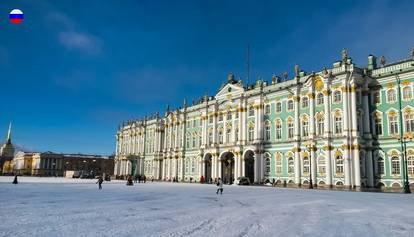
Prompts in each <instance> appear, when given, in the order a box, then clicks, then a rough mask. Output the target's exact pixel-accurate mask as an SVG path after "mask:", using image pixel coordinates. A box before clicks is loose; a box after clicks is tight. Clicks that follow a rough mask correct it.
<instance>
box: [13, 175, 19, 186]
mask: <svg viewBox="0 0 414 237" xmlns="http://www.w3.org/2000/svg"><path fill="white" fill-rule="evenodd" d="M18 183H19V182H17V174H16V175H15V176H14V180H13V184H18Z"/></svg>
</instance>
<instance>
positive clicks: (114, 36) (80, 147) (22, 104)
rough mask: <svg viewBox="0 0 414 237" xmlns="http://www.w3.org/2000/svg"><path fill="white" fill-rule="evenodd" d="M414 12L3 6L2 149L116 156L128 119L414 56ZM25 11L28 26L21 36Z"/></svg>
mask: <svg viewBox="0 0 414 237" xmlns="http://www.w3.org/2000/svg"><path fill="white" fill-rule="evenodd" d="M413 7H414V2H412V1H381V0H378V1H240V0H239V1H214V0H208V1H205V0H203V1H201V0H200V1H195V0H193V1H154V0H152V1H138V0H123V1H115V0H107V1H95V0H89V1H78V0H71V1H69V0H61V1H43V0H36V1H34V0H33V1H28V0H24V1H23V0H13V1H2V4H1V6H0V13H1V14H0V16H2V18H3V19H0V82H1V86H0V88H1V92H0V101H1V105H0V111H1V112H0V139H1V140H2V141H4V140H5V139H6V134H7V127H8V123H9V121H12V122H13V141H14V143H15V144H18V145H21V146H24V147H26V148H28V149H31V150H36V151H45V150H51V151H56V152H82V153H97V154H111V153H112V152H113V151H114V147H115V137H114V135H115V131H116V128H117V126H118V124H119V123H120V122H121V121H122V120H126V119H130V118H134V117H141V116H144V115H146V114H148V113H150V112H156V111H159V112H163V111H165V107H166V105H167V103H170V104H171V107H173V108H175V107H178V106H181V105H182V102H183V99H184V98H187V100H188V101H190V102H191V100H193V99H196V98H198V97H199V96H202V95H203V94H205V93H206V92H207V93H209V94H210V95H214V94H215V93H216V92H217V89H218V88H219V87H220V85H221V83H223V82H225V80H226V75H227V73H228V72H233V73H235V74H236V77H240V78H242V79H245V76H246V69H245V62H246V47H247V45H248V44H249V45H250V55H251V58H250V61H251V81H250V82H253V79H256V78H257V77H263V78H264V79H267V80H270V78H271V75H272V74H276V75H281V74H282V73H283V72H284V71H288V72H289V73H290V74H291V75H292V74H293V73H292V71H293V66H294V64H296V63H297V64H299V65H300V67H301V68H302V69H304V70H306V71H308V72H311V71H318V70H320V69H321V68H323V67H324V66H327V67H329V66H331V65H332V63H333V62H334V61H336V60H338V59H340V51H341V50H342V49H343V48H347V49H348V54H349V55H350V56H351V57H352V58H353V60H354V62H356V63H357V64H358V65H359V66H361V67H362V66H364V65H366V61H367V56H368V55H369V54H374V55H377V56H380V55H385V56H386V58H387V61H389V62H391V61H395V60H399V59H403V58H407V57H409V54H410V53H409V52H410V49H411V48H412V47H414V30H413V24H412V23H413V17H412V11H413ZM14 8H19V9H21V10H22V11H23V12H24V14H25V19H24V23H23V24H20V25H12V24H10V23H9V21H8V14H9V12H10V11H11V10H12V9H14Z"/></svg>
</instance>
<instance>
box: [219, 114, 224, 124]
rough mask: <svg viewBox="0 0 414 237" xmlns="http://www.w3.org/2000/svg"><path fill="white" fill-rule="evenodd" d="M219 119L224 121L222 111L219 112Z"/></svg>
mask: <svg viewBox="0 0 414 237" xmlns="http://www.w3.org/2000/svg"><path fill="white" fill-rule="evenodd" d="M218 121H220V122H221V121H223V114H222V113H219V116H218Z"/></svg>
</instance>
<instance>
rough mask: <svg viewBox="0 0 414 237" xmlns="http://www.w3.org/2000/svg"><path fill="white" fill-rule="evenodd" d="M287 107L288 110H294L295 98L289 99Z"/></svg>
mask: <svg viewBox="0 0 414 237" xmlns="http://www.w3.org/2000/svg"><path fill="white" fill-rule="evenodd" d="M287 109H288V110H293V100H288V101H287Z"/></svg>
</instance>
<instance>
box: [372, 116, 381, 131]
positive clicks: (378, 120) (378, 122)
mask: <svg viewBox="0 0 414 237" xmlns="http://www.w3.org/2000/svg"><path fill="white" fill-rule="evenodd" d="M374 116H375V118H374V124H375V134H376V135H382V116H381V114H380V113H376V114H375V115H374Z"/></svg>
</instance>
